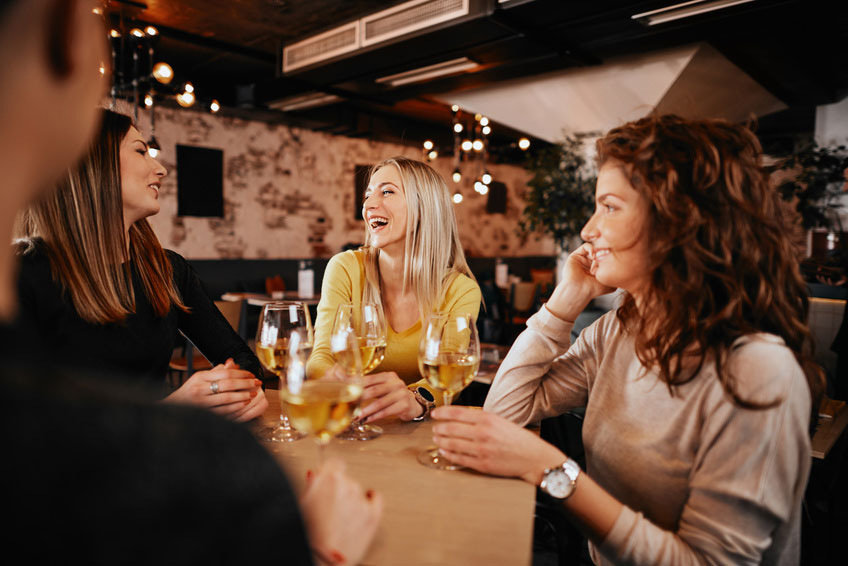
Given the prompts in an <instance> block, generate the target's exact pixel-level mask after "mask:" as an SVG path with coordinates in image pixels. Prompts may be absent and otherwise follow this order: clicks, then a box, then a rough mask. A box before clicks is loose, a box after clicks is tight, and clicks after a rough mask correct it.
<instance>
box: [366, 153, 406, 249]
mask: <svg viewBox="0 0 848 566" xmlns="http://www.w3.org/2000/svg"><path fill="white" fill-rule="evenodd" d="M362 216H363V217H364V218H365V222H366V224H367V226H368V234H369V237H370V244H371V246H373V247H375V248H379V249H381V250H384V251H388V250H392V249H397V250H398V251H401V252H402V251H403V248H404V242H405V241H406V217H407V210H406V196H405V193H404V190H403V182H402V181H401V178H400V172H399V171H398V169H397V167H394V166H392V165H386V166H384V167H381V168H380V169H378V170H377V171H376V172H375V173H374V174H373V175H371V180H370V181H369V183H368V188H367V189H365V202H364V203H363V204H362Z"/></svg>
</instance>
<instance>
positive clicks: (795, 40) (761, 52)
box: [107, 0, 848, 157]
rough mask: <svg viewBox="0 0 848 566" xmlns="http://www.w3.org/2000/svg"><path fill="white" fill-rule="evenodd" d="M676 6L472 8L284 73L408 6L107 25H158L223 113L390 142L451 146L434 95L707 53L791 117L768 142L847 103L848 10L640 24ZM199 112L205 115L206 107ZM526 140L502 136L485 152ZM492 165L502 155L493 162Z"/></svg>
mask: <svg viewBox="0 0 848 566" xmlns="http://www.w3.org/2000/svg"><path fill="white" fill-rule="evenodd" d="M680 1H681V0H659V1H657V0H648V1H640V2H622V1H617V0H559V1H557V0H506V1H503V0H502V1H501V2H499V1H498V0H468V2H469V5H470V6H471V8H470V9H471V12H473V15H471V16H469V17H466V18H461V19H460V20H459V21H452V22H447V23H445V24H442V25H436V26H433V27H432V28H431V29H428V30H424V31H422V32H419V33H416V34H411V35H408V36H404V37H400V38H398V39H397V40H392V41H388V42H386V43H384V44H378V45H376V46H374V47H371V48H369V49H366V50H362V51H361V52H355V53H354V54H352V55H350V56H346V57H341V58H337V59H336V60H330V61H328V62H325V63H321V64H317V65H315V66H313V67H310V68H306V69H303V70H300V71H299V72H295V73H291V74H288V75H283V73H282V65H281V63H280V61H281V56H282V48H283V47H284V46H286V45H290V44H292V43H294V42H297V41H298V40H302V39H304V38H307V37H310V36H313V35H315V34H317V33H320V32H323V31H326V30H328V29H332V28H336V27H337V26H339V25H341V24H344V23H346V22H350V21H353V20H356V19H358V18H361V17H364V16H367V15H369V14H372V13H374V12H378V11H380V10H385V9H386V8H389V7H392V6H395V5H398V4H404V3H406V1H401V2H398V1H378V0H356V1H350V0H240V1H237V2H236V1H232V0H147V1H146V2H144V3H141V2H134V1H128V0H124V1H118V0H111V1H110V2H109V3H108V7H107V15H108V17H109V18H110V20H111V22H110V23H111V24H112V25H113V27H116V28H120V27H123V28H124V29H129V28H130V27H133V26H137V25H141V24H152V25H154V26H156V27H157V28H158V30H159V32H160V36H159V38H158V39H156V43H155V58H156V60H164V61H167V62H168V63H169V64H170V65H171V66H172V67H173V68H174V71H175V74H176V79H177V80H176V82H180V81H185V80H191V81H192V82H193V84H194V85H195V87H196V92H197V94H198V98H199V100H200V101H201V102H202V101H209V100H211V99H213V98H215V99H217V100H219V101H221V103H222V104H223V105H224V110H223V113H225V114H229V115H236V116H242V117H250V118H258V119H262V120H267V121H272V122H285V123H290V124H293V125H297V126H303V127H308V128H312V129H316V130H323V131H327V132H331V133H336V134H342V135H348V136H361V137H369V138H373V139H381V140H385V141H399V140H401V139H405V140H410V139H414V140H423V139H425V138H433V139H435V140H436V141H437V143H441V144H450V143H451V134H450V123H451V111H450V109H449V108H448V107H447V106H446V105H445V104H444V103H441V102H438V101H437V100H436V99H435V98H434V97H435V95H438V94H440V93H445V92H449V91H456V90H463V89H471V88H476V87H480V86H483V85H486V84H491V83H493V82H496V81H502V80H506V79H512V78H517V77H524V76H529V75H534V74H540V73H544V72H549V71H554V70H559V69H565V68H573V67H580V66H590V65H601V64H603V63H604V62H605V61H607V60H609V59H610V58H613V57H617V56H621V55H626V54H638V53H641V52H648V51H653V50H657V49H662V48H668V47H673V46H678V45H684V44H689V43H694V42H698V41H704V42H708V43H709V44H711V45H712V46H713V47H715V48H716V49H718V50H719V51H720V52H721V53H722V54H723V55H724V56H725V57H727V58H728V59H729V60H730V61H732V62H733V63H735V64H736V65H737V66H738V67H740V68H741V69H742V70H744V71H745V72H747V73H748V74H749V75H750V76H751V77H752V78H754V79H755V80H756V81H758V82H759V83H760V84H761V85H762V86H763V87H765V88H766V89H767V90H769V91H770V92H771V93H772V94H774V95H775V96H776V97H778V98H779V99H781V100H782V101H783V102H784V103H786V104H787V105H788V106H789V107H790V109H789V110H788V111H785V112H782V113H780V114H779V115H777V116H773V117H770V118H768V117H767V118H765V119H763V120H762V121H761V127H762V128H764V129H765V130H767V131H768V132H770V133H771V134H773V135H777V136H780V135H796V134H798V133H803V132H804V131H805V130H806V131H809V130H811V129H812V119H813V118H812V116H814V108H815V106H816V105H819V104H825V103H831V102H836V101H838V100H840V99H842V98H843V97H844V96H845V95H846V93H848V47H846V46H848V2H846V1H844V0H840V1H838V2H832V1H827V0H755V1H753V2H748V3H745V4H740V5H737V6H732V7H729V8H725V9H722V10H717V11H714V12H711V13H708V14H702V15H698V16H694V17H691V18H686V19H683V20H678V21H675V22H670V23H666V24H662V25H657V26H652V27H648V26H645V25H643V24H641V23H639V22H636V21H634V20H632V19H631V16H632V15H634V14H637V13H642V12H646V11H649V10H654V9H657V8H662V7H665V6H668V5H671V4H677V3H680ZM458 57H468V58H470V59H472V60H474V61H476V62H477V63H479V64H480V67H479V68H478V69H477V70H475V71H474V72H467V73H464V74H458V75H454V76H450V77H447V78H438V79H433V80H430V81H428V82H423V83H418V84H414V85H407V86H401V87H397V88H390V87H388V86H386V85H383V84H378V83H376V82H375V79H376V78H378V77H381V76H385V75H390V74H393V73H398V72H402V71H406V70H410V69H413V68H418V67H421V66H424V65H429V64H433V63H437V62H441V61H445V60H449V59H455V58H458ZM312 91H320V92H326V93H330V94H334V95H337V96H339V97H341V99H342V100H341V101H340V102H338V103H335V104H331V105H327V106H323V107H319V108H312V109H308V110H302V111H290V112H282V111H279V110H274V109H272V108H270V107H269V104H271V103H273V102H274V101H276V100H279V99H282V98H286V97H291V96H295V95H298V94H303V93H306V92H312ZM198 106H199V105H198ZM519 134H520V132H515V131H513V130H510V129H509V128H505V127H503V126H498V125H495V128H494V132H493V137H492V139H491V144H492V145H493V146H498V145H499V144H501V145H505V144H506V145H508V144H509V143H510V142H514V140H515V138H516V136H518V135H519ZM495 157H497V156H495Z"/></svg>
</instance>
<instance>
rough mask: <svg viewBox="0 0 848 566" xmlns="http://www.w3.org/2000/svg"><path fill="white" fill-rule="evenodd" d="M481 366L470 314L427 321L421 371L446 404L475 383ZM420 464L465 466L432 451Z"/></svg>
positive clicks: (447, 467)
mask: <svg viewBox="0 0 848 566" xmlns="http://www.w3.org/2000/svg"><path fill="white" fill-rule="evenodd" d="M479 367H480V339H479V338H478V336H477V326H476V325H475V324H474V320H473V319H472V318H471V315H469V314H448V313H434V314H432V315H430V317H429V318H428V319H427V323H426V325H425V326H424V330H423V332H422V334H421V342H420V343H419V346H418V370H419V371H420V372H421V375H422V376H423V377H424V379H426V380H427V384H428V385H430V387H432V388H433V389H436V390H438V391H441V392H442V398H443V400H444V404H445V405H446V406H447V405H450V404H451V401H453V398H454V396H455V395H456V394H457V393H459V392H460V391H462V390H463V389H464V388H465V386H467V385H468V384H469V383H471V380H472V379H474V376H475V375H476V374H477V370H478V369H479ZM418 461H419V462H421V463H422V464H424V465H425V466H429V467H431V468H436V469H438V470H459V469H462V466H460V465H458V464H455V463H453V462H451V461H450V460H448V459H446V458H445V457H444V456H442V455H441V454H439V451H438V449H437V448H428V449H427V450H425V451H423V452H421V453H420V454H419V455H418Z"/></svg>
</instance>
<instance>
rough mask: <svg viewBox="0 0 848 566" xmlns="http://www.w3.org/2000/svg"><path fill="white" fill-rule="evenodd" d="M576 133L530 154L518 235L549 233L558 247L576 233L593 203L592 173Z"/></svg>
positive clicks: (561, 246)
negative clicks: (528, 177)
mask: <svg viewBox="0 0 848 566" xmlns="http://www.w3.org/2000/svg"><path fill="white" fill-rule="evenodd" d="M583 150H584V143H583V138H582V137H580V136H568V137H566V138H565V140H563V141H562V142H561V143H559V144H556V145H554V146H550V147H546V148H543V149H541V150H539V151H537V152H536V153H534V154H532V155H530V156H529V157H528V159H527V164H526V165H525V168H526V169H527V170H528V171H530V173H532V174H533V178H532V179H530V181H529V182H528V183H527V185H528V190H527V192H526V193H525V195H524V200H525V202H526V206H525V207H524V212H523V214H522V218H521V220H519V223H518V231H519V233H520V234H521V235H527V234H529V233H531V232H537V233H544V234H548V235H550V236H551V237H552V238H553V239H554V242H556V244H557V245H558V246H559V247H560V248H561V249H564V250H565V249H567V246H568V243H569V241H570V240H571V239H572V238H573V237H574V236H577V235H579V234H580V230H581V228H583V225H584V224H585V223H586V222H587V221H588V220H589V217H590V216H592V211H593V210H594V207H595V198H594V195H595V181H596V178H597V177H596V175H595V174H594V172H591V171H589V170H588V169H589V167H588V166H587V163H586V158H585V157H584V153H583Z"/></svg>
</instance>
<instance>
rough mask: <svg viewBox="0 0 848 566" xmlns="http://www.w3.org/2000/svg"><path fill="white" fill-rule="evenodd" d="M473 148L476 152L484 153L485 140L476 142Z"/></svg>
mask: <svg viewBox="0 0 848 566" xmlns="http://www.w3.org/2000/svg"><path fill="white" fill-rule="evenodd" d="M471 147H472V148H474V151H483V140H474V143H472V144H471Z"/></svg>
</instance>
